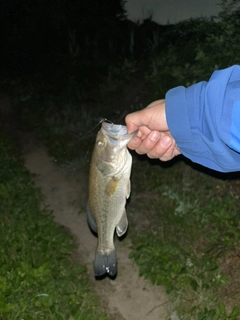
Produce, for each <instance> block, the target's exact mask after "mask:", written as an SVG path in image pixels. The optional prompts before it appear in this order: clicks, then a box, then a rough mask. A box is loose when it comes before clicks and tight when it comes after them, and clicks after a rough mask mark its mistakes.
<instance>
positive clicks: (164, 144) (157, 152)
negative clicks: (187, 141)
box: [147, 135, 173, 159]
mask: <svg viewBox="0 0 240 320" xmlns="http://www.w3.org/2000/svg"><path fill="white" fill-rule="evenodd" d="M172 144H173V139H172V138H171V137H170V136H168V135H164V136H162V137H161V138H160V139H159V141H157V143H156V144H155V145H154V147H153V148H152V150H150V151H149V152H148V153H147V155H148V157H149V158H154V159H155V158H161V157H163V156H164V154H165V153H166V152H167V151H168V149H169V148H171V146H172Z"/></svg>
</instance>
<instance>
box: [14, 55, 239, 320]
mask: <svg viewBox="0 0 240 320" xmlns="http://www.w3.org/2000/svg"><path fill="white" fill-rule="evenodd" d="M170 58H171V57H170ZM166 68H167V66H166ZM123 69H124V70H122V71H121V70H120V69H117V68H116V69H114V70H112V71H111V77H110V78H108V79H107V80H106V81H107V82H104V81H102V82H101V86H100V88H99V91H101V94H99V95H96V96H97V98H96V100H94V101H92V100H91V99H90V98H92V92H91V91H90V92H89V93H86V92H85V93H84V97H79V94H75V98H72V96H71V95H69V94H68V91H69V90H68V89H67V90H66V94H65V95H64V90H63V91H61V90H59V92H61V93H60V94H58V89H57V85H56V87H55V88H54V90H55V91H54V92H51V90H50V89H49V88H42V89H41V90H39V89H38V90H36V89H33V90H32V97H31V99H29V100H27V101H25V106H24V109H23V119H24V120H25V121H26V123H31V126H32V129H33V130H34V131H35V132H36V133H37V135H38V137H39V139H41V140H42V141H43V142H44V143H45V144H46V145H47V146H48V148H49V152H50V154H51V155H52V156H54V157H55V158H56V159H57V160H58V161H57V163H58V164H64V165H65V166H67V167H68V168H70V169H71V170H76V171H77V170H81V171H86V170H87V164H88V163H89V160H90V157H91V150H92V146H93V141H94V139H95V136H96V131H97V128H95V129H94V130H93V131H91V129H92V128H94V127H95V125H96V124H97V123H98V122H99V120H100V119H101V118H103V117H108V118H109V119H111V120H113V119H114V112H115V111H116V110H115V109H117V108H116V107H115V103H116V104H117V102H118V101H120V102H121V101H122V99H123V97H122V92H126V91H124V83H125V82H127V89H129V88H130V89H131V86H130V84H131V81H130V80H129V77H130V75H129V72H128V73H127V76H126V75H119V73H121V72H126V70H125V68H123ZM138 69H141V68H140V66H138ZM169 73H170V71H169V72H168V74H169ZM159 76H161V75H159ZM133 77H135V74H133ZM146 79H147V77H146ZM146 79H145V80H146ZM135 80H136V79H135ZM149 81H150V82H151V84H153V82H156V78H154V79H150V80H149ZM53 82H54V81H53ZM171 83H172V82H171ZM61 85H62V86H63V87H64V85H63V84H61ZM160 85H161V86H162V85H163V88H165V87H166V86H169V83H161V82H160ZM158 86H159V85H156V91H157V94H158V96H159V95H160V94H159V92H160V91H164V89H163V88H162V87H161V88H160V89H159V88H158ZM28 87H29V85H26V88H28ZM30 87H32V86H30ZM66 87H67V84H66ZM119 88H121V89H122V90H119ZM34 90H35V91H34ZM24 91H25V90H23V92H24ZM26 91H28V90H26ZM70 91H71V90H70ZM85 91H87V90H85ZM128 91H131V90H128ZM152 91H154V87H153V88H152ZM19 92H20V93H21V90H19ZM104 92H105V96H104ZM18 95H19V94H18ZM20 96H21V95H20ZM76 96H78V98H77V99H76ZM100 96H101V99H100V100H98V98H99V97H100ZM15 97H16V100H19V98H18V97H17V95H15ZM105 98H106V99H105ZM144 98H145V99H146V96H145V97H144ZM130 101H131V99H130ZM137 103H139V105H137ZM137 103H136V104H134V105H129V107H128V109H127V110H125V108H126V106H124V105H123V106H122V109H120V110H117V111H118V113H119V114H122V113H123V111H124V112H126V113H127V111H129V112H130V111H133V110H134V109H140V108H142V104H141V103H142V100H141V95H139V97H138V101H137ZM144 104H145V101H144ZM119 105H120V104H117V106H119ZM113 106H114V107H113ZM123 109H124V110H123ZM89 131H91V132H90V133H89V134H88V135H87V136H85V134H86V133H88V132H89ZM82 137H83V138H82ZM238 177H239V175H238V176H237V177H235V180H231V179H230V178H232V177H230V176H226V175H218V176H217V175H216V174H214V173H213V172H211V171H209V170H203V168H200V167H198V166H195V165H190V164H189V162H185V161H183V160H182V159H181V158H180V160H178V159H177V160H176V161H173V162H171V163H160V161H158V160H157V161H149V160H147V158H145V157H136V156H135V155H134V161H133V170H132V197H131V201H130V203H129V207H128V216H129V220H130V228H129V236H130V237H131V239H132V242H133V247H132V253H131V258H132V259H134V260H135V261H136V263H137V264H138V265H139V267H140V274H141V275H142V276H144V277H146V278H149V279H150V280H151V281H152V283H154V284H157V285H162V286H164V287H165V288H166V290H167V292H168V293H169V295H170V296H171V297H172V299H173V301H174V302H175V305H176V310H177V313H178V315H179V317H180V319H184V320H188V319H189V320H190V319H197V320H204V319H206V320H209V319H211V320H215V319H216V320H218V319H223V320H237V319H240V303H239V292H238V287H237V285H239V281H238V279H239V278H240V272H239V270H240V262H238V261H239V258H238V257H239V248H240V224H239V218H240V208H239V185H238V180H237V178H238ZM24 186H25V187H23V186H22V187H21V188H22V189H23V190H25V188H26V185H25V184H24ZM41 241H43V243H44V239H41V240H40V242H41ZM30 252H31V251H30ZM65 254H68V252H67V251H66V253H64V254H63V255H64V256H65ZM39 267H40V265H39V266H38V265H37V268H39ZM238 267H239V268H238ZM26 269H27V268H26ZM46 269H47V268H46ZM27 270H28V269H27ZM47 270H48V269H47ZM233 270H234V272H233ZM83 274H84V272H83ZM226 293H227V296H228V297H227V299H226ZM38 294H40V295H41V296H38ZM42 294H44V295H43V296H42ZM45 294H49V293H48V292H47V293H46V291H37V292H36V293H35V295H33V296H32V298H33V297H34V300H33V302H32V303H34V301H35V297H36V301H39V300H41V301H46V300H47V298H48V297H47V296H45ZM45 298H46V299H45ZM44 299H45V300H44ZM86 299H87V300H88V298H87V296H86ZM29 301H30V300H29ZM92 319H94V318H92Z"/></svg>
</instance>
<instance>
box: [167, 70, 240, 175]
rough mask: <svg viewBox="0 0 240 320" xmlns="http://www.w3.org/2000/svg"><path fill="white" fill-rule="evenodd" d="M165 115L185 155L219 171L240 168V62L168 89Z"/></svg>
mask: <svg viewBox="0 0 240 320" xmlns="http://www.w3.org/2000/svg"><path fill="white" fill-rule="evenodd" d="M166 117H167V123H168V127H169V130H170V132H171V134H172V136H173V137H174V139H175V140H176V143H177V145H178V147H179V149H180V151H181V153H182V154H183V155H184V156H186V157H187V158H189V159H191V160H192V161H193V162H197V163H199V164H201V165H203V166H205V167H208V168H211V169H214V170H217V171H221V172H231V171H240V66H238V65H235V66H232V67H230V68H227V69H224V70H218V71H215V72H214V73H213V74H212V76H211V78H210V80H209V81H208V82H206V81H203V82H199V83H197V84H194V85H192V86H190V87H188V88H185V87H182V86H180V87H176V88H174V89H171V90H169V91H168V92H167V94H166Z"/></svg>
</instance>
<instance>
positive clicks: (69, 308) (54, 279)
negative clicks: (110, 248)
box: [0, 133, 108, 320]
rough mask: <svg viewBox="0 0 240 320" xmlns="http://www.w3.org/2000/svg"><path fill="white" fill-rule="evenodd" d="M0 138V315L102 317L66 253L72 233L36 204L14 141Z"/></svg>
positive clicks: (7, 318)
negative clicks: (69, 233)
mask: <svg viewBox="0 0 240 320" xmlns="http://www.w3.org/2000/svg"><path fill="white" fill-rule="evenodd" d="M0 139H1V146H0V163H1V166H0V177H1V183H0V211H1V221H0V242H1V246H0V319H1V320H10V319H11V320H13V319H54V320H55V319H71V320H73V319H78V320H80V319H84V320H86V319H89V320H90V319H91V320H93V319H101V320H105V319H108V317H107V316H106V314H105V313H103V312H102V311H101V310H100V307H99V303H98V302H97V298H96V296H95V295H94V294H93V292H92V291H91V290H90V286H89V282H88V278H87V275H86V270H85V267H84V266H82V265H78V264H75V263H74V261H73V259H72V250H73V248H74V245H73V240H72V238H71V237H70V236H69V235H68V234H67V233H66V232H65V231H64V230H63V229H62V228H61V227H60V226H59V225H57V224H56V223H55V222H54V221H53V217H52V214H51V212H50V211H49V210H48V209H47V208H42V209H40V208H41V205H42V196H41V193H40V191H39V190H38V189H36V188H34V186H32V183H31V181H32V179H33V176H32V175H30V174H29V172H27V171H26V170H25V169H24V167H23V164H22V162H21V160H20V158H19V154H18V152H17V151H16V146H15V145H13V143H12V142H11V141H10V140H9V139H8V138H7V137H6V136H5V135H4V134H3V133H0Z"/></svg>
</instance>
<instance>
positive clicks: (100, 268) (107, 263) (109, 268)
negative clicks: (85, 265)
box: [94, 249, 117, 277]
mask: <svg viewBox="0 0 240 320" xmlns="http://www.w3.org/2000/svg"><path fill="white" fill-rule="evenodd" d="M94 273H95V276H96V277H101V276H103V275H104V274H106V273H107V274H108V275H109V276H111V277H114V276H115V275H116V273H117V257H116V251H115V249H114V250H112V251H111V252H109V253H108V254H102V253H100V252H99V251H97V252H96V256H95V263H94Z"/></svg>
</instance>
